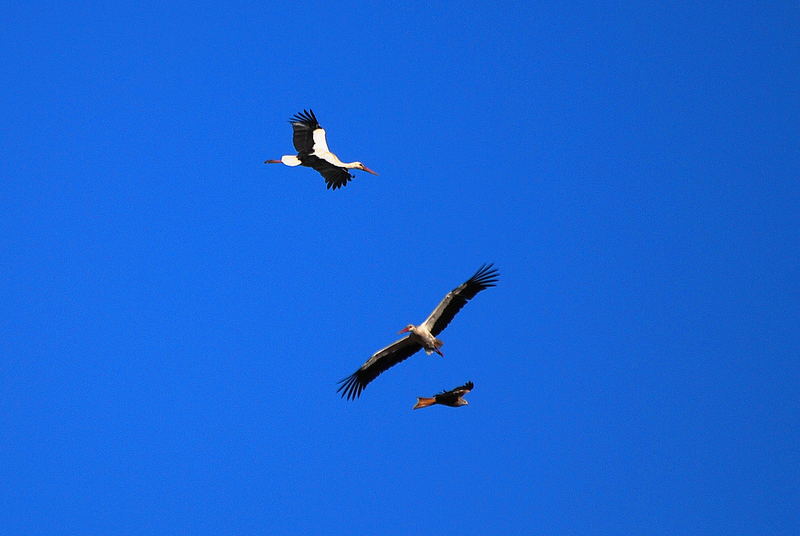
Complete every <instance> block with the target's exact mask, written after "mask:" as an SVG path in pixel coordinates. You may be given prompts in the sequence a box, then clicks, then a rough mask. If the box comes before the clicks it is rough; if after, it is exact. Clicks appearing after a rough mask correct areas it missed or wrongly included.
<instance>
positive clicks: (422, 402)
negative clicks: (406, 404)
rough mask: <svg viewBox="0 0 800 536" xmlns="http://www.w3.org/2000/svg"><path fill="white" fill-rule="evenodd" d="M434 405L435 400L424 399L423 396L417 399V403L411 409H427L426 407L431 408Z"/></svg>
mask: <svg viewBox="0 0 800 536" xmlns="http://www.w3.org/2000/svg"><path fill="white" fill-rule="evenodd" d="M435 403H436V399H435V398H426V397H424V396H420V397H417V403H416V404H414V407H413V408H411V409H420V408H427V407H428V406H432V405H434V404H435Z"/></svg>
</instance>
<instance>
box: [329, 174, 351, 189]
mask: <svg viewBox="0 0 800 536" xmlns="http://www.w3.org/2000/svg"><path fill="white" fill-rule="evenodd" d="M351 180H353V175H350V174H348V178H346V179H344V180H338V181H332V180H331V181H329V180H328V179H325V187H326V188H327V189H328V190H338V189H339V188H344V187H345V186H347V184H348V183H349V182H350V181H351Z"/></svg>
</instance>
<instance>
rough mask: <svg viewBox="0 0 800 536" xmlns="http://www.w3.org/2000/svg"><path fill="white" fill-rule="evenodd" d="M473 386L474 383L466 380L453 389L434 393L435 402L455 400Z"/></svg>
mask: <svg viewBox="0 0 800 536" xmlns="http://www.w3.org/2000/svg"><path fill="white" fill-rule="evenodd" d="M473 387H475V384H473V383H472V382H467V383H465V384H464V385H462V386H461V387H456V388H455V389H450V390H449V391H442V392H441V393H439V394H438V395H435V398H436V402H439V403H442V402H451V403H452V402H455V401H456V400H458V399H459V398H461V397H462V396H464V395H465V394H467V393H469V392H470V391H472V388H473Z"/></svg>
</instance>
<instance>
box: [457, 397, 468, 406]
mask: <svg viewBox="0 0 800 536" xmlns="http://www.w3.org/2000/svg"><path fill="white" fill-rule="evenodd" d="M468 405H469V402H467V401H466V400H464V399H463V398H459V399H458V400H456V406H468Z"/></svg>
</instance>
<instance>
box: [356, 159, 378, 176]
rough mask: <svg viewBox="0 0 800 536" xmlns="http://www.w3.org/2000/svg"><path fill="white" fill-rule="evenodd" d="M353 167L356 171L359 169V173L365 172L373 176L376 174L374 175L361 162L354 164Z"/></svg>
mask: <svg viewBox="0 0 800 536" xmlns="http://www.w3.org/2000/svg"><path fill="white" fill-rule="evenodd" d="M355 165H356V169H360V170H361V171H366V172H367V173H372V174H373V175H377V173H375V172H374V171H372V170H371V169H369V168H368V167H367V166H365V165H364V164H362V163H361V162H355Z"/></svg>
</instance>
